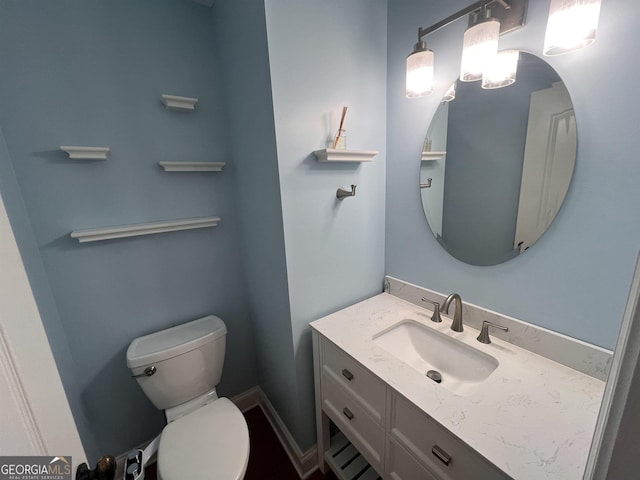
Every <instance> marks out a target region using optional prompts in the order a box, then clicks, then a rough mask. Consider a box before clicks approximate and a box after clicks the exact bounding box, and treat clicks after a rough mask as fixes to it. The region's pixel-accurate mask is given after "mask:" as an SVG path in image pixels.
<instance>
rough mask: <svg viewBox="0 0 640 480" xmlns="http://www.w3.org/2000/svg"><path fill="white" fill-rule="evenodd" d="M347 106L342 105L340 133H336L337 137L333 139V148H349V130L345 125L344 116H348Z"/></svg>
mask: <svg viewBox="0 0 640 480" xmlns="http://www.w3.org/2000/svg"><path fill="white" fill-rule="evenodd" d="M347 108H348V107H346V106H345V107H342V117H340V126H339V127H338V133H336V137H335V139H334V140H333V148H335V149H340V150H346V149H347V131H346V130H345V129H344V128H343V127H344V117H346V116H347Z"/></svg>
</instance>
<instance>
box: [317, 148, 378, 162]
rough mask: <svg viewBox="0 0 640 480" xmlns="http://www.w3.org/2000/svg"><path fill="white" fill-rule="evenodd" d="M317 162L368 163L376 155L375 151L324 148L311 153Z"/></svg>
mask: <svg viewBox="0 0 640 480" xmlns="http://www.w3.org/2000/svg"><path fill="white" fill-rule="evenodd" d="M313 154H314V155H315V156H316V158H317V159H318V161H319V162H370V161H371V160H373V157H375V156H376V155H377V154H378V151H377V150H344V149H338V148H325V149H324V150H316V151H315V152H313Z"/></svg>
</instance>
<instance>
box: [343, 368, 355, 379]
mask: <svg viewBox="0 0 640 480" xmlns="http://www.w3.org/2000/svg"><path fill="white" fill-rule="evenodd" d="M342 376H343V377H344V378H346V379H347V380H349V381H351V380H353V373H351V372H350V371H349V370H347V369H346V368H343V369H342Z"/></svg>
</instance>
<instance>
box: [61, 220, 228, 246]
mask: <svg viewBox="0 0 640 480" xmlns="http://www.w3.org/2000/svg"><path fill="white" fill-rule="evenodd" d="M218 223H220V217H202V218H186V219H184V220H170V221H166V222H155V223H143V224H139V225H123V226H120V227H106V228H95V229H91V230H74V231H73V232H71V237H72V238H76V239H77V240H78V241H79V242H80V243H85V242H97V241H100V240H112V239H114V238H125V237H136V236H139V235H152V234H154V233H165V232H177V231H179V230H191V229H194V228H207V227H215V226H216V225H218Z"/></svg>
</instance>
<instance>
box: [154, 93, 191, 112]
mask: <svg viewBox="0 0 640 480" xmlns="http://www.w3.org/2000/svg"><path fill="white" fill-rule="evenodd" d="M162 103H163V104H164V106H165V107H166V108H167V110H179V111H183V112H190V111H193V110H195V109H196V103H198V99H197V98H191V97H178V96H177V95H166V94H163V95H162Z"/></svg>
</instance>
